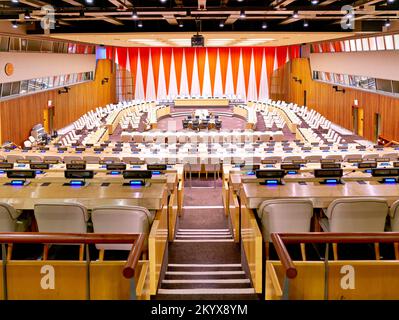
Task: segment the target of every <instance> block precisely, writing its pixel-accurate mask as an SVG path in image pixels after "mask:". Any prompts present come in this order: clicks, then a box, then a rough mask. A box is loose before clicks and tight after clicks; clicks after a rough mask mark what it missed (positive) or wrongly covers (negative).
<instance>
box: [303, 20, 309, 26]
mask: <svg viewBox="0 0 399 320" xmlns="http://www.w3.org/2000/svg"><path fill="white" fill-rule="evenodd" d="M303 26H304V27H305V28H307V27H309V22H308V21H307V20H304V21H303Z"/></svg>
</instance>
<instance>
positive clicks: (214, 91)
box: [106, 46, 300, 100]
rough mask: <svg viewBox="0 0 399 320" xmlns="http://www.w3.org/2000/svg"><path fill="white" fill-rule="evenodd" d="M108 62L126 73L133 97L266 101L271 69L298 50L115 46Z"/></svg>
mask: <svg viewBox="0 0 399 320" xmlns="http://www.w3.org/2000/svg"><path fill="white" fill-rule="evenodd" d="M106 56H107V59H112V60H114V61H115V62H116V63H117V64H119V66H120V68H122V69H126V70H128V71H130V73H131V76H132V79H133V85H134V97H135V99H145V100H157V99H162V98H165V97H168V96H169V97H175V96H178V95H180V96H189V95H191V96H208V97H210V96H213V97H220V96H224V95H227V96H229V95H236V96H239V97H241V98H243V99H247V100H263V99H267V98H268V97H269V89H270V83H271V77H272V74H273V72H274V70H276V69H278V68H280V67H281V66H282V65H283V64H285V63H287V62H288V61H290V60H291V59H295V58H299V57H300V46H285V47H231V48H228V47H223V48H216V47H209V48H202V47H201V48H159V47H156V48H148V47H143V48H119V47H107V48H106Z"/></svg>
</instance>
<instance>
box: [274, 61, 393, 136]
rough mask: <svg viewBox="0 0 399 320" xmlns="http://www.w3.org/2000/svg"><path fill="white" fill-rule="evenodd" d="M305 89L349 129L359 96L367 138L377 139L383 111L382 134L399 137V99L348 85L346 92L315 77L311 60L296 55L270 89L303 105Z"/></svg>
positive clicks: (315, 105)
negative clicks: (376, 122) (377, 117)
mask: <svg viewBox="0 0 399 320" xmlns="http://www.w3.org/2000/svg"><path fill="white" fill-rule="evenodd" d="M370 67H372V66H370ZM294 77H296V78H298V79H300V80H302V83H299V82H296V81H294V80H293V78H294ZM304 91H306V96H307V99H306V103H307V106H308V107H310V108H312V109H315V110H316V111H318V112H320V113H321V114H322V115H323V116H325V117H326V118H327V119H329V120H331V121H332V122H335V123H337V124H339V125H340V126H342V127H344V128H346V129H349V130H353V116H352V112H353V111H352V107H353V105H354V100H355V99H357V100H358V101H359V105H358V107H359V108H363V109H364V137H365V138H366V139H369V140H373V139H374V130H375V127H374V118H375V114H376V113H379V114H380V115H381V136H382V137H384V138H385V139H388V140H396V141H398V140H399V125H398V120H399V99H397V98H393V97H389V96H385V95H380V94H375V93H369V92H365V91H361V90H354V89H348V88H345V93H342V92H335V90H334V89H333V85H329V84H325V83H320V82H317V81H313V80H312V77H311V70H310V64H309V60H308V59H306V58H300V59H294V60H293V61H292V62H291V63H288V64H286V65H285V66H284V67H282V68H280V69H278V70H276V71H275V73H274V75H273V78H272V84H271V91H270V92H271V98H272V99H274V100H285V101H287V102H294V103H297V104H298V105H303V104H304Z"/></svg>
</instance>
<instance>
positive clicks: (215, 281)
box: [162, 278, 251, 284]
mask: <svg viewBox="0 0 399 320" xmlns="http://www.w3.org/2000/svg"><path fill="white" fill-rule="evenodd" d="M162 283H223V284H226V283H251V281H250V280H249V279H248V278H246V279H176V280H163V281H162Z"/></svg>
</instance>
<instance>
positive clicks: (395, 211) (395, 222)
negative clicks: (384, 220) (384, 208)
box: [389, 200, 399, 232]
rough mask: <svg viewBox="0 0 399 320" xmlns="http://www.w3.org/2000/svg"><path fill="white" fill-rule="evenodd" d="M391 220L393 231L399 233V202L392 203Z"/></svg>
mask: <svg viewBox="0 0 399 320" xmlns="http://www.w3.org/2000/svg"><path fill="white" fill-rule="evenodd" d="M389 218H390V220H391V229H392V231H393V232H398V231H399V200H396V201H395V202H394V203H392V205H391V208H390V209H389Z"/></svg>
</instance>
